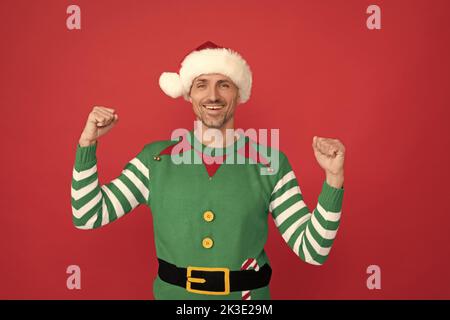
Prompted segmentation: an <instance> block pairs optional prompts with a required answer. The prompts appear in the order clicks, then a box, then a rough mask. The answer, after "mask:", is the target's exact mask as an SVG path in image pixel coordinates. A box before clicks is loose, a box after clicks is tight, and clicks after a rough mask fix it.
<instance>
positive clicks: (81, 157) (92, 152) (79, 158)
mask: <svg viewBox="0 0 450 320" xmlns="http://www.w3.org/2000/svg"><path fill="white" fill-rule="evenodd" d="M96 151H97V142H96V143H95V144H93V145H90V146H86V147H82V146H80V144H79V143H78V144H77V152H76V155H75V168H76V169H86V168H90V167H91V166H92V165H93V164H95V163H96V162H97V156H96Z"/></svg>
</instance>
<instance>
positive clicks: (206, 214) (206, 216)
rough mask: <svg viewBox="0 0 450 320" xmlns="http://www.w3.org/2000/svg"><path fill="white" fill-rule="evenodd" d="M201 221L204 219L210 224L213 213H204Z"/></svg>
mask: <svg viewBox="0 0 450 320" xmlns="http://www.w3.org/2000/svg"><path fill="white" fill-rule="evenodd" d="M203 219H205V221H208V222H211V221H213V220H214V213H213V212H212V211H209V210H208V211H205V212H204V213H203Z"/></svg>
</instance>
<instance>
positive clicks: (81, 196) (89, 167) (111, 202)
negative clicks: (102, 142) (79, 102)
mask: <svg viewBox="0 0 450 320" xmlns="http://www.w3.org/2000/svg"><path fill="white" fill-rule="evenodd" d="M96 149H97V143H96V144H94V145H91V146H87V147H81V146H80V145H79V144H78V145H77V151H76V156H75V165H74V168H73V174H72V191H71V196H72V216H73V224H74V225H75V227H77V228H79V229H95V228H99V227H102V226H104V225H106V224H108V223H111V222H113V221H114V220H117V219H118V218H120V217H122V216H124V215H125V214H127V213H128V212H130V211H131V210H133V209H134V208H136V207H137V206H138V205H140V204H145V203H147V200H148V197H149V189H148V185H149V183H148V182H149V170H148V167H147V165H146V163H147V161H146V160H145V154H144V152H143V150H142V151H141V152H140V153H139V154H138V155H137V156H136V157H135V158H134V159H132V160H131V161H129V162H128V163H127V164H126V166H125V167H124V169H123V171H122V173H121V174H120V175H119V176H118V177H117V178H116V179H114V180H112V181H111V182H109V183H107V184H104V185H99V182H98V175H97V157H96Z"/></svg>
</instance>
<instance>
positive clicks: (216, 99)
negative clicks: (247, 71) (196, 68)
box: [189, 73, 239, 129]
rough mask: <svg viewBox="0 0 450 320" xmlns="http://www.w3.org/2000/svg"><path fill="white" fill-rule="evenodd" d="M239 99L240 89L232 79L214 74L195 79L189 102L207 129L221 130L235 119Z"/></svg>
mask: <svg viewBox="0 0 450 320" xmlns="http://www.w3.org/2000/svg"><path fill="white" fill-rule="evenodd" d="M238 98H239V89H238V87H237V86H236V85H235V84H234V83H233V82H232V81H231V79H230V78H228V77H227V76H224V75H222V74H218V73H212V74H202V75H200V76H198V77H197V78H195V79H194V81H193V82H192V87H191V92H190V99H189V100H190V102H191V103H192V107H193V110H194V113H195V115H196V116H197V118H198V119H199V120H201V121H202V123H203V124H204V125H205V126H206V127H208V128H214V129H220V128H222V127H223V126H224V125H225V124H226V123H228V121H229V120H230V119H232V118H233V115H234V110H235V108H236V105H237V101H238Z"/></svg>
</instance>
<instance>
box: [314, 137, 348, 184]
mask: <svg viewBox="0 0 450 320" xmlns="http://www.w3.org/2000/svg"><path fill="white" fill-rule="evenodd" d="M312 147H313V150H314V155H315V156H316V160H317V162H318V163H319V165H320V167H321V168H322V169H323V170H325V173H326V177H327V182H328V184H329V185H331V186H333V187H336V188H341V187H342V185H343V183H344V157H345V147H344V145H343V144H342V142H341V141H339V140H338V139H331V138H321V137H316V136H314V138H313V143H312Z"/></svg>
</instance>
